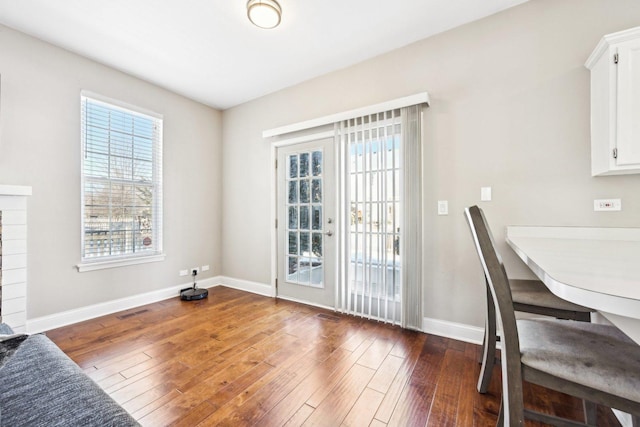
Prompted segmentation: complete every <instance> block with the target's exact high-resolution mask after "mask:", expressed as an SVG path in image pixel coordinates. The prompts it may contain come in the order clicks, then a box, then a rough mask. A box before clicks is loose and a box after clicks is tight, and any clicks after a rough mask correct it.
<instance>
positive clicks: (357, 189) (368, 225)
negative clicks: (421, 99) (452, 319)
mask: <svg viewBox="0 0 640 427" xmlns="http://www.w3.org/2000/svg"><path fill="white" fill-rule="evenodd" d="M409 108H412V110H409V109H406V108H403V109H395V110H391V111H386V112H383V113H377V114H371V115H367V116H363V117H358V118H354V119H349V120H345V121H342V122H341V123H340V124H339V135H340V138H339V144H340V153H341V155H340V158H341V160H340V163H339V169H340V194H341V198H340V205H341V207H342V208H341V209H342V215H341V229H342V230H343V231H344V232H343V236H342V239H341V242H340V247H339V252H340V254H341V255H340V257H339V258H340V268H339V272H338V275H339V280H338V282H339V289H340V291H339V298H338V299H339V302H340V306H341V308H342V310H343V311H345V312H348V313H351V314H355V315H360V316H365V317H368V318H373V319H378V320H382V321H387V322H391V323H396V324H402V325H403V326H405V327H412V328H416V329H419V328H420V327H421V324H420V325H418V324H416V323H417V321H416V319H418V318H421V317H422V316H421V313H420V310H421V299H420V297H421V290H420V289H421V286H422V282H421V278H420V274H419V272H420V270H421V265H422V260H421V254H420V251H419V246H420V245H421V242H420V241H418V240H417V238H416V237H415V236H416V235H417V236H420V234H416V233H419V232H420V229H416V226H417V225H419V223H420V221H418V224H416V221H415V220H414V217H421V212H420V211H418V212H416V211H415V209H416V207H419V206H421V202H420V200H421V191H420V181H421V175H420V174H419V170H416V169H415V166H416V165H417V166H419V165H420V159H421V157H420V154H419V148H420V140H421V135H420V126H419V125H420V120H417V118H419V114H420V111H421V110H420V108H421V107H420V106H414V107H409ZM416 112H417V113H416ZM416 114H418V116H416ZM416 148H417V150H418V151H417V152H416ZM410 156H415V157H414V158H408V157H410ZM407 198H409V199H410V201H409V204H407ZM407 208H408V209H410V210H411V212H410V213H409V214H408V215H407V213H406V212H405V211H406V210H407ZM412 236H413V237H412ZM405 240H407V242H405ZM420 323H421V321H420Z"/></svg>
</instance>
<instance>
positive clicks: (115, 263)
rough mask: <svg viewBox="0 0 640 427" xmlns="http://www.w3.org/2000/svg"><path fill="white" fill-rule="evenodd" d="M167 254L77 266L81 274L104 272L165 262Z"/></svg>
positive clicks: (82, 263) (89, 262)
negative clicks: (95, 271)
mask: <svg viewBox="0 0 640 427" xmlns="http://www.w3.org/2000/svg"><path fill="white" fill-rule="evenodd" d="M164 258H165V254H158V255H148V256H141V257H134V258H119V259H112V260H108V261H88V262H81V263H80V264H78V265H76V268H77V269H78V272H79V273H84V272H86V271H94V270H104V269H105V268H115V267H126V266H129V265H137V264H146V263H148V262H158V261H164Z"/></svg>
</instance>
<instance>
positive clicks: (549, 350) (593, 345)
mask: <svg viewBox="0 0 640 427" xmlns="http://www.w3.org/2000/svg"><path fill="white" fill-rule="evenodd" d="M517 323H518V335H519V338H520V352H521V359H522V364H523V365H525V366H526V367H529V368H533V369H535V370H538V371H541V372H545V373H548V374H550V375H554V376H556V377H560V378H563V379H565V380H568V381H572V382H574V383H577V384H581V385H583V386H586V387H591V388H594V389H597V390H602V391H604V392H607V393H610V394H612V395H615V396H619V397H623V398H626V399H629V400H632V401H635V402H640V345H638V344H636V343H635V342H634V341H632V340H631V339H630V338H628V337H627V336H626V335H624V334H623V333H622V332H620V330H619V329H618V328H616V327H614V326H608V325H599V324H593V323H587V322H575V321H569V320H551V319H550V320H546V319H544V320H542V319H536V320H518V321H517Z"/></svg>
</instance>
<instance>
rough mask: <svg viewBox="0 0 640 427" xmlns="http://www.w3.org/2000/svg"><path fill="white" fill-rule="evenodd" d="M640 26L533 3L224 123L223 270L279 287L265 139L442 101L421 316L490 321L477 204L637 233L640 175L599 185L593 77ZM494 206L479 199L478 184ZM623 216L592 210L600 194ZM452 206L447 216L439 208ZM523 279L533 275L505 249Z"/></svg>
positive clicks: (621, 0) (494, 221)
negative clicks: (324, 121) (407, 102)
mask: <svg viewBox="0 0 640 427" xmlns="http://www.w3.org/2000/svg"><path fill="white" fill-rule="evenodd" d="M639 24H640V3H639V2H637V1H634V0H531V1H530V2H528V3H525V4H523V5H521V6H517V7H515V8H513V9H509V10H507V11H505V12H503V13H500V14H497V15H494V16H491V17H488V18H485V19H483V20H481V21H478V22H475V23H471V24H468V25H466V26H464V27H460V28H457V29H454V30H451V31H449V32H446V33H443V34H440V35H437V36H435V37H431V38H429V39H426V40H423V41H421V42H418V43H415V44H412V45H410V46H407V47H405V48H402V49H399V50H396V51H394V52H391V53H389V54H386V55H383V56H380V57H377V58H375V59H372V60H369V61H366V62H364V63H361V64H359V65H356V66H353V67H349V68H347V69H344V70H341V71H338V72H334V73H331V74H328V75H325V76H323V77H320V78H317V79H314V80H312V81H309V82H306V83H303V84H300V85H297V86H295V87H292V88H289V89H287V90H283V91H280V92H278V93H275V94H272V95H269V96H266V97H263V98H261V99H258V100H255V101H252V102H249V103H246V104H244V105H241V106H238V107H236V108H233V109H230V110H227V111H225V112H224V113H223V123H224V126H223V140H224V150H223V159H224V160H223V164H224V166H223V179H224V184H225V185H224V190H223V199H222V200H223V203H222V206H223V225H224V227H223V242H224V252H223V266H224V267H223V269H224V270H223V274H224V275H226V276H230V277H234V278H239V279H245V280H251V281H257V282H261V283H270V281H271V271H270V269H271V266H270V256H271V250H272V248H271V246H270V234H269V233H270V228H269V227H270V224H269V203H270V196H269V179H270V176H271V172H270V166H271V165H270V164H269V144H268V143H267V142H265V141H264V140H263V139H262V138H261V132H262V131H263V130H264V129H270V128H274V127H277V126H281V125H286V124H290V123H295V122H299V121H303V120H308V119H313V118H316V117H320V116H323V115H327V114H331V113H335V112H339V111H344V110H348V109H352V108H357V107H361V106H365V105H370V104H374V103H378V102H382V101H385V100H389V99H394V98H398V97H402V96H406V95H410V94H414V93H417V92H421V91H428V92H429V94H430V95H431V100H432V106H431V108H429V109H428V110H427V112H426V116H425V127H426V141H425V146H424V147H425V149H424V165H425V182H424V188H425V190H424V200H425V206H426V212H425V224H426V231H425V234H424V245H425V256H424V272H425V274H424V283H423V286H424V315H425V317H429V318H436V319H443V320H448V321H453V322H460V323H465V324H475V325H481V323H482V319H483V301H484V295H483V288H482V280H481V273H480V267H479V264H478V260H477V256H476V255H475V253H474V252H473V247H472V244H471V241H470V237H469V231H468V228H467V225H466V223H465V221H464V218H463V214H462V212H463V209H464V207H466V206H468V205H472V204H479V205H480V206H481V207H482V208H483V209H485V213H486V214H487V216H488V218H489V221H490V224H491V226H492V228H493V231H494V235H495V238H496V240H497V241H498V242H503V241H504V231H503V230H504V227H505V226H506V225H509V224H527V225H529V224H530V225H587V226H589V225H593V226H596V225H597V226H632V227H640V175H631V176H612V177H599V178H592V177H591V175H590V159H589V156H590V152H589V72H588V70H586V69H585V68H584V66H583V64H584V62H585V60H586V59H587V57H588V56H589V54H590V53H591V51H592V50H593V48H594V47H595V45H596V43H597V42H598V40H599V39H600V38H601V36H602V35H604V34H607V33H610V32H615V31H618V30H622V29H626V28H630V27H633V26H637V25H639ZM481 186H491V187H493V201H492V202H480V200H479V199H480V187H481ZM605 197H607V198H609V197H616V198H621V199H622V203H623V211H622V212H612V213H602V212H597V213H595V212H593V199H594V198H605ZM437 200H449V210H450V215H449V216H437V215H436V201H437ZM499 249H500V250H501V252H502V253H503V255H504V258H505V263H506V266H507V270H508V271H509V273H510V274H511V275H512V276H515V277H528V276H529V275H530V272H529V271H528V270H527V268H526V267H525V266H524V265H523V264H522V263H521V262H520V261H519V260H518V259H517V258H516V257H515V255H514V254H513V253H512V252H511V250H510V249H509V248H508V247H507V246H506V244H504V243H500V245H499Z"/></svg>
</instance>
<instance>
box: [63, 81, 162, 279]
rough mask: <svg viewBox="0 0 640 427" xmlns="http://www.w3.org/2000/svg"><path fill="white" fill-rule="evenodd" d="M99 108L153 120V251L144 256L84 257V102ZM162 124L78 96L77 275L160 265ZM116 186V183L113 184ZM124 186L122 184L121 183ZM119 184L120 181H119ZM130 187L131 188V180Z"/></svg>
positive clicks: (104, 100)
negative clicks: (78, 256) (106, 269)
mask: <svg viewBox="0 0 640 427" xmlns="http://www.w3.org/2000/svg"><path fill="white" fill-rule="evenodd" d="M88 101H89V102H93V103H98V104H103V105H105V106H107V107H108V108H109V109H111V110H116V111H117V110H120V111H123V112H125V113H127V114H129V115H138V116H143V117H145V118H149V119H151V120H153V121H154V122H155V123H156V125H157V126H158V129H157V138H154V141H153V148H152V150H153V151H152V181H151V187H152V194H153V199H152V202H151V209H152V218H153V220H152V231H151V235H152V236H153V241H154V243H155V250H153V251H146V252H144V253H139V252H132V253H126V254H117V255H103V256H90V257H87V256H86V254H85V244H86V236H85V196H86V191H85V183H86V178H87V177H86V176H85V151H86V143H87V139H86V127H85V126H86V123H85V118H84V117H83V114H84V113H85V106H86V102H88ZM163 123H164V119H163V116H162V115H161V114H158V113H155V112H153V111H149V110H146V109H143V108H140V107H137V106H134V105H131V104H128V103H125V102H122V101H118V100H115V99H111V98H108V97H105V96H102V95H99V94H96V93H93V92H89V91H84V90H83V91H81V92H80V139H81V145H80V228H81V230H80V259H81V261H80V263H79V264H77V266H76V267H77V269H78V271H79V272H85V271H94V270H100V269H105V268H113V267H123V266H128V265H136V264H142V263H149V262H157V261H162V260H164V258H165V254H164V253H163V239H162V235H163V203H162V199H163V173H162V156H163ZM106 179H107V181H108V182H114V178H113V177H107V178H106ZM116 182H118V181H116ZM124 182H125V183H126V181H124ZM119 183H121V184H122V183H123V181H122V180H121V181H119ZM130 183H131V184H135V180H134V178H133V176H132V177H131V181H130Z"/></svg>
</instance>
